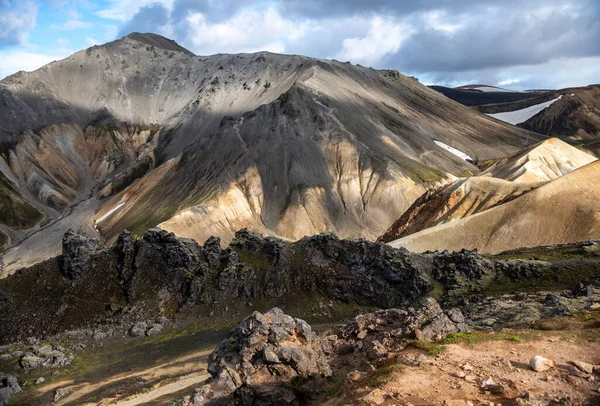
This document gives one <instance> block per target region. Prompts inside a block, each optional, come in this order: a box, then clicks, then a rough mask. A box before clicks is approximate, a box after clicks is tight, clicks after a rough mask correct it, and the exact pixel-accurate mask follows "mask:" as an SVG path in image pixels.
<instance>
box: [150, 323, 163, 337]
mask: <svg viewBox="0 0 600 406" xmlns="http://www.w3.org/2000/svg"><path fill="white" fill-rule="evenodd" d="M162 330H163V326H162V324H159V323H154V324H153V325H152V326H151V327H150V328H149V329H148V330H147V331H146V335H147V336H148V337H151V336H155V335H157V334H158V333H160V332H161V331H162Z"/></svg>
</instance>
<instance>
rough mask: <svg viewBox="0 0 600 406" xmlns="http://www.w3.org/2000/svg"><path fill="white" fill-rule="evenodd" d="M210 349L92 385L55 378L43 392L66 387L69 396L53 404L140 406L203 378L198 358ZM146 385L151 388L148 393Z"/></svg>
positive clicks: (202, 368)
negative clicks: (56, 380) (170, 380)
mask: <svg viewBox="0 0 600 406" xmlns="http://www.w3.org/2000/svg"><path fill="white" fill-rule="evenodd" d="M210 352H211V350H203V351H198V352H194V353H191V354H188V355H186V356H183V357H179V358H176V359H174V360H172V361H169V362H167V363H163V364H159V365H156V366H154V367H152V368H148V369H145V370H141V371H138V372H135V373H129V374H119V375H115V376H111V377H107V378H106V379H104V380H102V381H99V382H94V383H93V384H92V383H79V384H75V383H74V382H73V381H72V380H70V381H59V382H56V383H53V384H51V385H46V386H44V388H43V392H44V393H46V392H48V391H53V390H55V389H57V388H66V389H68V390H70V391H71V394H70V395H69V396H67V397H65V398H63V399H61V400H60V401H58V402H56V403H54V404H55V405H57V406H60V405H71V404H77V405H109V404H110V405H113V404H116V405H121V406H122V405H140V404H144V403H146V402H148V401H151V400H153V399H157V398H159V397H161V396H164V395H167V394H170V393H175V392H178V391H180V390H182V389H185V388H187V387H189V386H192V385H195V384H199V383H201V382H203V381H205V380H206V379H207V378H208V374H207V373H206V362H202V361H199V360H198V359H199V358H202V357H206V356H207V355H208V354H210ZM172 377H177V378H176V379H177V380H176V381H175V382H171V383H168V384H166V385H162V386H161V384H162V383H164V381H165V380H167V379H169V378H172ZM134 383H135V385H134ZM149 387H150V388H151V390H150V391H149V392H148V391H147V390H148V388H149ZM115 388H117V389H115ZM115 391H116V393H114V392H115ZM140 391H141V392H140ZM91 399H93V400H91ZM123 399H126V400H123Z"/></svg>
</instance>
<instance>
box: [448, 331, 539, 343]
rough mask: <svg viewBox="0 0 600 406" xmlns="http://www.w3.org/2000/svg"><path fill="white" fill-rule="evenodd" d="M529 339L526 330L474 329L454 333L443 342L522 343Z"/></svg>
mask: <svg viewBox="0 0 600 406" xmlns="http://www.w3.org/2000/svg"><path fill="white" fill-rule="evenodd" d="M527 339H529V337H528V335H527V334H526V333H524V332H503V333H487V332H481V331H472V332H469V333H452V334H449V335H448V337H446V338H445V339H444V340H442V341H441V343H443V344H469V345H474V344H478V343H482V342H486V341H511V342H515V343H521V342H523V341H525V340H527Z"/></svg>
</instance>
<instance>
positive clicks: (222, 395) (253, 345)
mask: <svg viewBox="0 0 600 406" xmlns="http://www.w3.org/2000/svg"><path fill="white" fill-rule="evenodd" d="M448 314H449V316H450V317H451V318H454V319H456V320H459V321H458V322H455V321H453V320H451V319H450V318H449V317H448V316H447V315H445V314H444V312H443V311H442V309H441V308H440V306H439V305H438V304H437V302H436V301H435V300H434V299H427V300H425V301H424V303H422V304H420V305H419V306H418V307H416V308H412V307H411V308H408V309H407V310H403V309H389V310H382V311H378V312H375V313H367V314H362V315H359V316H357V317H356V318H355V319H354V320H352V321H351V322H350V323H348V325H347V326H346V327H345V328H344V329H342V330H341V331H339V333H338V334H337V335H331V336H328V337H321V336H319V335H317V334H316V333H314V332H313V331H312V329H311V327H310V325H308V323H306V322H305V321H304V320H300V319H295V318H293V317H291V316H288V315H286V314H284V313H283V311H281V310H280V309H278V308H274V309H271V310H269V311H268V312H266V313H264V314H261V313H259V312H254V313H253V314H252V315H251V316H249V317H246V318H245V319H244V320H242V321H241V322H239V323H238V324H237V325H236V326H234V327H233V328H232V329H231V330H230V331H229V332H228V333H227V335H226V336H225V338H224V339H223V340H222V341H221V343H220V344H219V345H218V346H217V349H216V350H215V351H214V352H213V353H212V354H211V356H210V361H209V365H208V371H209V372H210V374H211V375H212V379H211V380H210V381H209V382H208V383H207V384H206V385H204V386H203V387H201V388H199V389H197V390H196V393H195V394H194V395H193V396H188V397H186V398H185V399H183V400H182V401H181V402H179V404H181V405H184V406H192V405H193V406H201V405H212V406H216V405H230V404H235V405H254V404H265V405H272V404H273V405H275V404H277V405H280V404H289V405H299V404H310V403H311V401H314V400H315V398H316V396H317V395H318V394H319V393H321V392H323V390H324V389H325V388H326V379H327V378H329V377H331V376H332V375H335V374H336V373H340V372H341V371H343V367H340V365H341V364H343V363H344V362H343V360H342V359H343V358H344V357H346V356H348V355H350V356H352V357H360V358H361V359H363V360H364V359H368V360H382V359H385V357H386V356H388V355H389V354H392V353H395V352H399V351H401V350H402V349H404V348H406V346H407V344H408V340H409V339H411V338H412V339H414V338H415V337H416V338H418V339H423V340H424V341H433V340H434V339H435V340H440V339H444V338H446V336H447V335H448V334H449V333H451V332H458V331H467V327H466V324H465V323H464V322H465V320H464V317H463V315H462V313H461V312H460V310H458V309H453V310H451V311H450V312H448ZM363 353H366V354H367V356H366V357H364V356H363ZM347 363H348V362H347V361H346V364H347ZM332 367H333V371H332Z"/></svg>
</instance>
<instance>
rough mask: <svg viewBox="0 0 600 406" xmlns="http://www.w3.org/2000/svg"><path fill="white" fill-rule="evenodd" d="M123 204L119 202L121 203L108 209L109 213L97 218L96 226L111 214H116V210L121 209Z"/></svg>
mask: <svg viewBox="0 0 600 406" xmlns="http://www.w3.org/2000/svg"><path fill="white" fill-rule="evenodd" d="M124 204H125V202H121V203H119V204H117V205H116V206H115V207H113V208H112V209H110V210H109V211H107V212H106V213H104V214H103V215H102V216H100V217H99V218H98V220H96V224H98V223H99V222H101V221H102V220H104V219H105V218H107V217H108V216H110V215H111V214H113V213H114V212H116V211H117V210H119V209H120V208H121V207H123V205H124Z"/></svg>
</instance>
